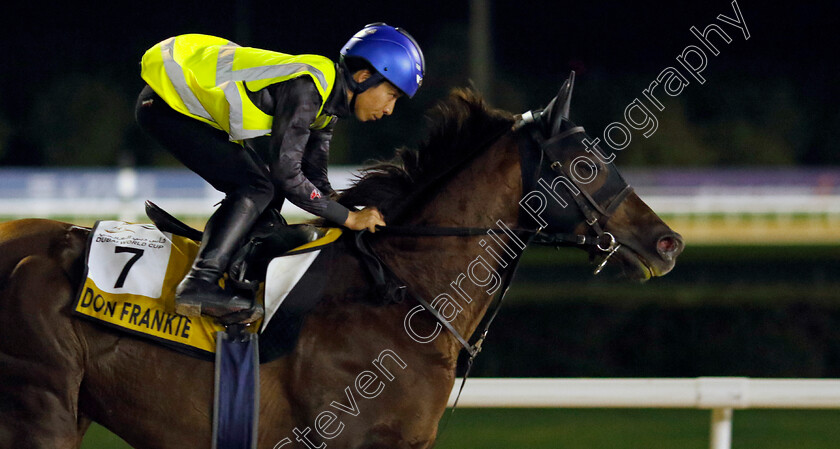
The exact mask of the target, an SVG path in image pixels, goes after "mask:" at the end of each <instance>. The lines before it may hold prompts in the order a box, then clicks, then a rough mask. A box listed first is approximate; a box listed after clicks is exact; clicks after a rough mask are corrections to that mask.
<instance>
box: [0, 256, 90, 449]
mask: <svg viewBox="0 0 840 449" xmlns="http://www.w3.org/2000/svg"><path fill="white" fill-rule="evenodd" d="M73 294H74V292H73V288H72V287H71V285H70V282H69V281H68V279H67V277H66V275H65V273H64V271H63V270H62V268H61V267H60V266H59V264H58V263H57V262H56V261H54V260H53V259H51V258H50V257H49V256H46V255H36V256H29V257H26V258H24V259H23V260H21V261H20V262H19V263H18V264H17V266H16V267H15V268H14V270H13V271H12V273H11V275H10V276H9V277H8V278H7V279H6V282H5V283H4V284H2V285H0V336H2V338H0V447H3V448H7V447H8V448H38V449H40V448H44V449H46V448H51V449H52V448H77V447H79V445H80V444H81V437H82V435H83V433H84V431H85V430H87V426H88V424H89V421H88V420H87V419H86V418H84V417H82V416H80V414H79V411H78V396H79V386H80V384H81V382H82V375H83V368H82V366H83V358H84V350H83V347H82V343H81V341H80V340H79V338H78V337H77V335H76V332H75V331H74V326H73V323H72V320H71V318H70V315H69V313H70V312H69V310H68V304H69V303H70V302H71V296H72V295H73Z"/></svg>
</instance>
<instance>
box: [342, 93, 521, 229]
mask: <svg viewBox="0 0 840 449" xmlns="http://www.w3.org/2000/svg"><path fill="white" fill-rule="evenodd" d="M426 117H427V120H428V124H429V126H428V127H429V133H428V136H427V137H426V139H425V140H424V141H423V142H422V143H421V144H420V147H419V148H418V149H416V150H413V149H408V148H399V149H397V151H396V154H395V156H394V157H393V158H392V159H391V160H387V161H375V163H374V165H371V166H369V167H367V168H365V169H363V170H362V171H361V173H360V175H359V176H357V178H356V179H355V180H354V182H353V184H352V186H351V187H349V188H348V189H346V190H344V191H342V192H341V193H340V194H339V196H338V198H337V201H338V202H339V203H341V204H343V205H345V206H347V207H351V206H376V207H377V208H378V209H379V210H380V211H382V213H383V214H385V217H386V218H389V217H390V216H391V214H395V213H397V210H398V209H399V206H400V204H401V203H403V202H404V201H406V200H407V199H408V198H411V197H412V196H413V195H414V194H416V193H418V191H419V190H421V189H423V188H424V186H426V184H427V183H429V182H432V181H434V180H436V179H437V178H439V177H440V176H441V175H443V174H445V173H446V172H447V170H448V169H449V168H450V166H452V165H453V164H456V163H460V162H463V161H464V160H465V159H466V158H467V157H469V156H470V155H472V154H473V153H474V152H475V151H476V150H479V149H480V148H479V147H480V146H482V145H487V144H488V143H489V142H488V139H489V138H491V137H493V136H498V135H499V134H500V133H501V132H503V130H505V129H510V127H511V126H512V124H513V115H512V114H511V113H509V112H506V111H502V110H498V109H493V108H491V107H490V106H489V105H487V103H486V102H485V101H484V99H483V98H482V97H481V95H480V94H478V93H477V92H476V91H474V90H472V89H469V88H458V89H453V90H452V91H451V92H450V94H449V97H447V98H446V99H444V100H441V101H440V102H438V103H437V105H435V106H434V107H433V108H431V109H430V110H429V111H428V112H427V114H426Z"/></svg>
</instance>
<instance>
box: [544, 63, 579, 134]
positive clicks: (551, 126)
mask: <svg viewBox="0 0 840 449" xmlns="http://www.w3.org/2000/svg"><path fill="white" fill-rule="evenodd" d="M574 87H575V72H574V71H572V72H571V73H569V77H568V78H566V81H564V82H563V85H562V86H561V87H560V92H557V96H556V97H554V98H553V99H552V100H551V103H549V104H548V106H546V108H545V109H544V110H543V114H542V118H543V120H544V121H545V125H546V129H547V130H548V131H549V136H553V135H555V134H557V133H559V132H560V125H561V124H562V123H563V120H564V119H565V120H568V119H569V106H570V104H571V102H572V90H573V89H574Z"/></svg>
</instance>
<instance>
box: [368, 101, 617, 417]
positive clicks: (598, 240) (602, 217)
mask: <svg viewBox="0 0 840 449" xmlns="http://www.w3.org/2000/svg"><path fill="white" fill-rule="evenodd" d="M541 113H542V111H529V112H527V113H525V114H522V115H520V116H518V117H517V119H516V121H515V123H514V126H513V128H512V130H513V131H523V132H525V131H528V132H529V133H530V137H531V138H532V139H533V141H534V142H535V143H537V144H538V145H539V147H540V161H539V163H538V164H537V167H538V168H540V167H542V164H543V159H544V158H547V160H548V162H549V168H550V169H551V170H552V171H554V172H555V173H558V174H561V175H564V176H567V177H568V179H570V180H572V182H573V183H574V185H575V190H573V189H572V188H571V187H569V186H567V185H566V184H564V186H566V188H567V190H568V191H569V192H568V193H569V194H570V195H569V196H571V197H572V198H573V199H574V201H575V204H576V205H577V207H578V209H579V210H580V212H581V213H582V214H583V216H584V218H585V220H586V224H587V226H588V227H589V229H590V230H591V231H592V232H593V233H594V234H595V235H594V236H593V235H589V234H587V233H584V234H576V233H546V232H544V228H543V227H542V226H537V227H536V228H518V227H515V228H509V227H507V226H506V225H504V223H499V226H497V227H440V226H415V225H390V226H385V227H382V228H378V229H377V234H379V233H382V234H385V235H394V236H414V237H475V236H482V235H488V234H505V233H507V234H508V235H509V236H510V235H511V233H512V234H514V235H516V236H522V240H523V241H524V242H525V243H524V246H523V248H522V249H523V250H524V247H527V246H528V245H529V244H531V243H533V244H538V245H547V246H555V247H560V246H578V247H594V248H595V249H597V250H598V251H601V252H602V253H606V256H605V257H604V259H603V260H602V261H601V263H600V264H599V265H598V267H597V268H596V269H595V273H594V274H596V275H597V274H598V273H600V272H601V270H602V269H603V268H604V266H605V265H606V264H607V261H608V260H609V259H610V257H611V256H612V255H613V254H615V252H616V251H618V249H619V248H620V247H621V244H620V243H619V242H618V241H617V240H616V238H615V236H614V235H613V234H612V233H610V232H607V231H605V230H604V227H605V226H606V223H607V221H609V219H610V217H611V216H612V214H613V213H614V212H615V210H616V209H617V208H618V207H619V206H620V205H621V203H622V202H623V201H624V200H625V199H626V198H627V196H628V195H630V193H632V192H633V188H632V187H630V186H629V185H625V187H624V188H623V189H622V190H621V191H620V192H618V193H617V194H616V195H614V196H612V198H610V201H609V203H608V204H606V205H601V204H599V203H598V202H597V201H596V200H595V199H594V198H593V197H592V195H590V194H589V193H588V192H587V191H586V189H584V188H582V186H581V184H580V182H578V181H577V180H576V179H575V177H574V176H569V175H570V174H569V173H567V171H566V170H565V168H564V166H563V162H562V161H563V158H562V153H563V152H564V150H565V147H566V146H567V144H566V143H565V142H564V141H565V140H566V139H568V138H570V137H572V136H575V135H576V134H578V133H584V129H583V127H580V126H574V127H571V128H570V129H568V130H566V131H564V132H562V133H559V134H557V135H554V136H552V137H550V138H549V139H545V138H544V137H543V135H542V129H541V126H540V125H541V123H540V122H539V120H538V119H539V117H540V115H541ZM510 131H511V129H507V128H506V129H503V130H501V131H500V132H498V133H497V134H495V135H493V136H491V137H490V138H489V139H488V140H487V141H486V142H485V144H484V145H482V146H480V147H478V148H477V150H475V151H473V152H471V153H470V155H468V156H467V157H466V158H465V159H464V160H462V161H461V162H460V163H458V164H453V165H452V166H450V168H449V170H447V172H446V173H444V174H443V175H441V176H439V177H438V178H436V179H435V180H433V181H431V182H428V183H427V184H426V185H425V186H423V189H421V190H425V189H426V188H428V187H429V186H430V184H432V183H433V182H434V181H437V180H439V179H441V178H442V177H444V176H446V175H447V174H449V173H451V172H453V171H455V170H456V169H457V168H459V167H461V166H462V165H463V164H464V163H466V162H467V161H469V160H471V159H472V157H474V156H475V155H476V154H478V153H480V152H481V151H483V150H484V149H486V148H487V147H488V146H489V145H491V144H492V143H493V142H495V141H496V140H498V139H499V138H500V137H501V136H502V135H504V134H506V133H508V132H510ZM538 171H539V170H538ZM524 175H525V173H524V172H523V176H524ZM536 176H539V173H538V172H537V173H536ZM524 181H525V179H524V177H523V184H524ZM625 184H626V183H625ZM370 235H371V234H369V233H368V232H367V231H361V232H358V233H356V236H355V245H356V248H357V249H358V250H359V252H360V253H361V255H362V262H363V265H365V266H366V267H367V269H368V272H369V273H370V274H371V275H372V277H373V280H374V284H375V285H376V287H377V289H378V290H379V291H380V292H381V293H383V294H385V295H387V296H393V297H394V300H395V301H398V302H399V301H402V300H403V299H404V297H405V296H410V297H412V298H414V299H415V300H416V301H417V302H418V303H419V304H420V305H421V306H422V307H423V308H424V309H425V310H426V311H428V312H429V313H431V314H432V315H433V316H434V317H435V319H436V320H437V321H438V322H439V323H440V324H441V325H442V326H443V327H444V328H446V329H447V330H448V331H449V332H450V333H451V334H452V335H453V336H454V337H455V339H456V340H457V341H458V342H459V343H460V344H461V346H463V348H464V349H465V350H466V351H467V353H468V354H469V355H470V357H469V360H468V362H467V369H466V372H465V374H464V378H463V382H462V384H461V390H459V393H458V397H460V391H462V390H463V387H464V383H465V382H466V379H467V377H468V376H469V372H470V369H471V368H472V364H473V361H474V359H475V357H476V356H477V355H478V353H479V352H481V347H482V344H483V342H484V340H485V338H486V337H487V334H488V332H489V330H490V325H491V324H492V323H493V320H494V319H495V318H496V315H497V314H498V312H499V309H500V308H501V304H502V301H503V299H504V296H505V294H506V293H507V290H508V287H509V286H510V283H511V281H512V280H513V277H514V274H515V272H516V269H517V267H518V264H519V260H520V258H521V255H522V251H519V252H517V253H516V256H515V258H514V260H513V261H511V262H510V263H509V266H508V267H507V269H506V270H505V271H504V276H503V278H502V286H501V288H500V289H499V291H500V294H499V295H498V297H497V298H496V304H495V306H493V308H492V311H491V312H490V315H489V318H488V319H486V320H485V322H484V328H483V330H482V332H481V334H480V335H479V337H478V339H477V340H476V342H475V343H474V344H470V343H469V340H468V339H467V338H465V337H464V336H462V335H461V333H460V332H458V330H457V329H455V328H454V326H453V325H452V324H451V323H450V321H449V320H446V319H445V318H444V317H443V316H442V315H441V314H440V312H438V311H437V309H435V308H434V307H433V306H432V305H431V304H429V302H428V301H426V300H425V299H424V298H422V297H421V296H420V295H418V294H417V293H416V292H414V291H413V290H411V289H409V288H408V287H407V286H406V284H405V283H404V282H403V281H402V280H400V278H399V277H398V276H397V275H396V274H395V273H394V272H393V271H392V270H390V268H389V267H388V266H387V265H386V264H385V263H384V262H383V261H382V259H381V258H380V257H379V256H378V255H377V254H376V251H375V250H374V249H373V247H372V246H371V245H370V242H369V241H368V236H370ZM394 284H396V285H395V286H394ZM455 404H456V405H457V399H456V401H455ZM453 410H454V406H453Z"/></svg>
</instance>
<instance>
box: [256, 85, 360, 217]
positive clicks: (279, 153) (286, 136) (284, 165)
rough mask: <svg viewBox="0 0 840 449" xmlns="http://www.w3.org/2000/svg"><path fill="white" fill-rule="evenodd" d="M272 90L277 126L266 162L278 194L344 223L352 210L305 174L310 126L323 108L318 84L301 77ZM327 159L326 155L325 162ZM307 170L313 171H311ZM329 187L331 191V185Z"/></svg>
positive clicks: (308, 210)
mask: <svg viewBox="0 0 840 449" xmlns="http://www.w3.org/2000/svg"><path fill="white" fill-rule="evenodd" d="M270 89H273V92H272V94H273V95H272V97H273V100H274V123H273V125H272V129H271V138H270V141H269V150H268V153H269V154H268V160H267V161H266V162H268V164H269V169H270V171H271V175H272V180H273V182H274V185H275V186H276V188H277V190H278V192H277V195H283V196H284V197H286V198H287V199H288V200H289V201H291V202H292V203H293V204H294V205H296V206H298V207H300V208H301V209H303V210H305V211H307V212H309V213H311V214H314V215H317V216H319V217H323V218H326V219H327V220H330V221H332V222H334V223H336V224H344V223H345V222H346V221H347V217H348V215H349V213H350V211H349V210H348V209H347V208H346V207H344V206H342V205H340V204H338V203H337V202H336V201H333V200H331V199H330V198H329V197H328V195H329V193H331V191H322V190H321V189H320V188H319V187H318V186H316V185H315V183H313V180H310V179H308V178H307V176H306V175H305V174H304V171H303V164H304V154H305V151H306V146H307V142H308V141H309V139H310V135H311V132H310V129H309V125H310V124H311V123H312V122H313V121H314V120H315V117H316V116H317V114H318V110H319V108H320V97H319V93H318V91H317V89H316V88H315V84H314V83H313V82H312V80H311V79H309V78H307V77H301V78H298V79H295V80H290V81H287V82H284V83H279V84H277V85H275V86H271V87H270ZM327 148H328V147H327ZM326 157H327V155H324V156H323V160H324V163H326ZM307 171H309V172H312V170H311V169H307ZM324 176H326V170H324ZM318 181H319V184H321V186H320V187H325V185H324V184H323V181H322V180H320V179H318ZM326 187H329V189H330V190H331V189H332V187H331V186H329V182H327V184H326Z"/></svg>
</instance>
